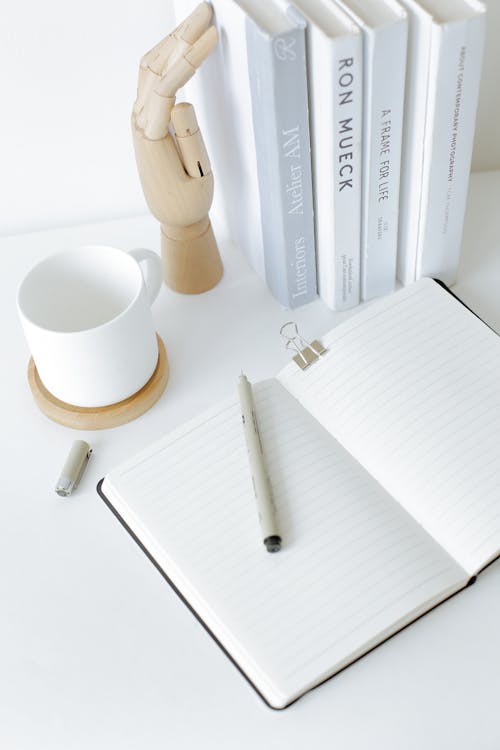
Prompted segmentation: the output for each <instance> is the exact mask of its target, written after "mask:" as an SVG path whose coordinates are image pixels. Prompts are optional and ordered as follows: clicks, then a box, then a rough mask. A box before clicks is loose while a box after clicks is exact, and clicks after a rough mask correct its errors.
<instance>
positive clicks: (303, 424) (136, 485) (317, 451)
mask: <svg viewBox="0 0 500 750" xmlns="http://www.w3.org/2000/svg"><path fill="white" fill-rule="evenodd" d="M235 390H236V388H235ZM254 392H255V397H256V405H257V413H258V419H259V424H260V428H261V433H262V441H263V444H264V451H265V455H266V458H267V462H268V467H269V473H270V476H271V482H272V486H273V489H274V496H275V501H276V506H277V513H278V519H279V528H280V532H281V534H282V537H283V548H282V550H281V551H280V552H278V553H277V554H269V553H268V552H266V550H265V548H264V545H263V543H262V537H261V535H260V529H259V525H258V520H257V511H256V506H255V500H254V497H253V490H252V482H251V478H250V472H249V466H248V460H247V455H246V447H245V443H244V437H243V430H242V425H241V416H240V409H239V405H238V403H237V400H236V398H235V399H231V400H230V401H228V402H227V403H225V404H224V405H223V406H222V407H221V406H219V407H217V408H215V409H212V410H211V411H210V412H208V413H207V414H205V415H203V416H202V417H200V418H199V419H197V420H195V421H193V422H190V423H189V424H187V425H185V426H183V427H181V428H180V429H178V430H177V431H175V432H174V433H171V434H170V435H168V436H167V437H165V438H164V439H163V440H161V441H160V442H159V443H157V444H155V445H154V446H153V447H152V448H150V449H148V450H146V451H144V452H143V453H142V454H140V455H139V456H138V457H137V458H135V459H134V460H132V461H130V462H128V463H127V464H125V465H123V466H122V467H121V468H120V469H117V470H115V471H113V472H111V473H110V474H109V475H108V476H107V478H106V480H105V483H104V487H103V490H104V492H105V493H106V495H107V496H108V498H109V499H110V500H111V502H112V504H113V505H114V506H115V507H116V509H117V510H118V512H119V513H120V515H122V517H123V518H124V520H125V521H126V523H127V524H128V525H129V526H130V527H131V529H132V530H133V531H134V532H135V533H136V534H137V536H138V537H139V538H140V540H141V541H142V542H143V544H144V545H145V546H146V547H147V548H148V550H149V551H150V552H151V554H152V555H153V557H154V558H155V559H156V561H157V562H158V563H159V564H160V566H161V567H162V568H163V570H164V571H165V572H166V574H167V575H168V576H169V577H170V578H171V580H172V581H173V583H174V584H175V585H176V586H177V587H178V588H179V589H180V591H181V592H182V593H183V595H184V596H185V597H186V598H187V600H188V601H189V602H190V604H191V605H192V606H193V607H194V609H195V610H196V611H197V612H198V613H199V614H200V616H201V617H202V619H203V620H204V621H205V622H206V624H207V625H208V627H209V628H210V629H211V630H212V632H213V633H214V634H215V636H216V637H217V639H218V640H219V641H221V643H222V644H223V645H224V647H225V648H226V649H227V650H228V651H229V653H230V654H231V655H232V656H233V657H234V659H235V660H236V661H237V662H238V663H239V665H240V666H241V668H242V669H243V671H244V672H246V674H247V675H248V677H249V678H250V680H251V681H252V682H253V683H254V684H255V685H256V687H257V688H258V689H259V690H260V692H261V693H262V694H263V695H264V696H265V697H266V698H267V700H268V701H269V702H270V703H271V704H272V705H274V706H276V707H281V706H283V705H286V704H287V703H289V702H290V701H291V700H293V699H294V698H296V697H298V696H299V695H300V694H302V693H303V692H305V690H307V689H308V688H309V687H311V686H313V685H315V684H317V683H318V682H320V681H322V680H323V679H324V678H326V677H328V676H329V675H331V674H332V673H334V672H335V671H337V670H338V669H339V668H341V667H342V666H344V665H345V664H347V663H349V662H350V661H351V660H352V659H353V658H355V657H356V656H358V655H361V654H362V653H364V652H365V651H367V650H368V649H369V648H370V647H372V646H373V645H375V644H376V643H378V642H380V641H381V640H383V639H384V638H385V637H386V636H387V635H389V634H390V633H392V632H395V631H397V630H398V629H399V628H400V627H401V626H402V624H405V623H406V622H408V621H410V620H412V619H414V618H415V617H416V616H417V615H418V614H420V613H421V612H423V611H425V610H426V609H427V608H429V607H430V606H433V605H434V604H435V603H437V602H438V601H440V600H442V599H443V598H445V597H446V596H447V595H448V594H449V593H451V592H452V591H454V590H457V589H458V588H461V587H462V586H463V585H465V582H466V580H467V576H466V574H465V571H464V570H463V569H462V568H461V567H460V566H458V565H457V563H456V562H455V561H454V560H453V559H452V558H451V557H449V556H448V555H447V553H446V552H445V551H444V550H442V548H441V547H440V546H439V545H438V544H437V543H436V542H435V541H434V540H433V539H432V537H430V536H429V535H428V534H427V533H426V532H425V531H424V530H423V529H422V528H421V527H420V526H419V525H418V524H417V523H415V521H414V520H413V519H412V518H411V517H410V516H409V515H408V514H407V513H406V512H405V511H404V510H402V509H401V507H400V506H399V505H398V504H397V503H396V502H395V501H394V500H393V499H392V498H391V497H390V496H389V495H387V493H386V492H385V491H384V490H383V489H382V488H381V487H380V486H379V485H378V484H377V483H376V482H375V481H374V480H373V479H372V478H371V477H370V476H369V475H368V474H367V473H366V471H365V470H364V469H363V468H362V467H361V466H360V465H359V464H358V463H357V462H356V461H355V460H354V459H353V458H352V456H350V455H349V454H348V453H347V452H346V451H345V450H344V449H343V448H342V447H341V446H340V445H339V444H338V443H337V442H336V441H335V440H334V439H333V438H332V437H331V436H330V435H329V434H328V433H327V432H326V431H325V430H324V429H323V428H322V427H321V426H320V425H318V423H317V422H316V421H315V420H314V419H313V418H312V417H311V416H310V415H309V414H308V413H307V412H306V411H305V410H304V409H303V407H301V406H300V405H299V404H298V403H297V401H296V400H295V399H294V398H293V397H292V396H291V395H290V394H289V393H287V391H286V390H285V389H284V388H283V387H282V386H281V385H279V384H278V383H277V382H276V381H274V380H273V381H265V382H263V383H261V384H257V386H255V387H254Z"/></svg>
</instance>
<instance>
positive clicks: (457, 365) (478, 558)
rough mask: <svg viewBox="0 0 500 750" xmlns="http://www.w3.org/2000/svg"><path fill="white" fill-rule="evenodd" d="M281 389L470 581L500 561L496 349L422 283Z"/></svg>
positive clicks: (352, 326)
mask: <svg viewBox="0 0 500 750" xmlns="http://www.w3.org/2000/svg"><path fill="white" fill-rule="evenodd" d="M325 343H326V345H327V346H328V348H329V352H328V354H326V355H325V356H324V358H322V360H321V361H320V362H317V363H316V364H315V365H314V366H311V367H310V369H309V370H306V371H304V372H302V371H300V370H299V368H298V367H297V366H296V365H295V364H293V365H289V366H287V367H286V368H285V370H284V371H283V372H282V373H281V374H280V376H279V380H280V382H282V383H283V384H284V385H285V386H286V387H287V388H288V389H289V391H290V392H291V393H293V394H294V395H295V396H296V397H297V399H298V400H299V401H300V402H301V403H302V404H304V405H305V406H306V408H307V409H308V410H309V411H310V412H311V414H313V415H314V416H315V417H316V419H318V421H320V422H321V423H322V424H323V425H324V426H325V427H326V429H327V430H328V431H329V432H331V433H332V435H335V437H337V439H338V440H339V441H340V442H341V443H342V444H343V445H344V446H345V447H346V448H347V449H348V450H349V451H350V452H351V453H352V455H354V456H355V457H356V458H357V459H358V460H359V461H360V463H362V464H363V466H365V467H366V468H367V469H368V471H369V472H370V473H371V474H372V476H374V477H375V478H376V479H377V480H378V481H379V482H380V483H381V484H382V485H383V486H384V487H385V488H386V490H387V491H388V492H389V493H390V494H392V495H393V497H395V498H396V499H397V500H398V502H399V503H401V505H403V506H404V507H405V508H406V509H407V510H408V511H409V512H410V513H411V514H412V515H413V516H414V517H415V518H416V519H417V520H418V521H419V523H421V524H422V525H423V526H424V527H425V528H426V529H427V530H428V531H429V532H430V533H431V534H432V535H433V536H434V537H435V538H436V539H437V540H439V541H440V543H441V544H443V546H445V548H446V549H447V550H448V551H449V552H450V553H451V554H452V555H453V556H454V557H455V558H456V559H457V560H458V561H459V562H460V564H461V565H462V566H463V567H465V569H466V570H468V571H469V572H470V573H471V574H472V573H475V572H477V571H478V570H479V569H480V568H481V567H483V566H484V565H485V564H486V563H487V562H489V561H490V560H491V559H493V558H495V557H496V556H497V555H498V554H499V552H500V458H499V454H498V441H499V436H500V339H499V338H498V336H497V335H496V334H495V333H494V332H493V331H492V330H490V329H489V328H488V327H487V326H486V325H485V324H484V323H482V322H481V321H480V320H479V319H478V318H477V317H476V316H475V315H473V313H471V312H470V311H469V310H467V308H465V307H464V306H463V305H462V304H461V303H460V302H459V301H457V300H456V299H455V298H454V297H452V295H451V294H449V293H448V292H447V291H446V290H444V289H443V288H442V287H440V286H439V285H438V284H436V283H435V282H434V281H432V280H430V279H423V280H421V281H419V282H418V283H416V284H414V285H412V286H410V287H407V288H405V289H403V290H401V291H399V292H397V293H396V294H394V295H391V296H390V297H388V298H385V299H384V300H381V301H379V302H376V303H374V304H373V305H371V306H370V307H368V308H367V309H365V310H363V311H362V312H360V313H359V314H358V315H356V316H355V317H353V318H351V319H350V320H349V321H347V322H346V323H344V324H342V325H340V326H338V327H337V328H336V329H334V330H333V331H331V332H330V333H329V334H328V335H327V337H326V339H325Z"/></svg>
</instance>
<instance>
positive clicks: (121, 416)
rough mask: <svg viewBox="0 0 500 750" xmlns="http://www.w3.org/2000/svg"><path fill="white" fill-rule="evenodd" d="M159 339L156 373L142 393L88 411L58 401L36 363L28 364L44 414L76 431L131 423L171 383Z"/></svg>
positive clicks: (35, 396) (138, 392)
mask: <svg viewBox="0 0 500 750" xmlns="http://www.w3.org/2000/svg"><path fill="white" fill-rule="evenodd" d="M156 335H157V338H158V364H157V366H156V370H155V371H154V373H153V374H152V376H151V377H150V379H149V380H148V382H147V383H146V385H144V386H143V387H142V388H141V390H140V391H137V393H134V395H133V396H129V398H126V399H124V400H123V401H119V402H118V403H116V404H111V405H110V406H100V407H95V408H86V407H81V406H72V405H71V404H66V403H65V402H64V401H60V400H59V399H58V398H55V396H53V395H52V394H51V393H50V392H49V391H48V390H47V389H46V388H45V386H44V384H43V383H42V381H41V380H40V377H39V375H38V372H37V369H36V367H35V363H34V362H33V359H30V361H29V364H28V382H29V386H30V388H31V392H32V393H33V397H34V399H35V402H36V404H37V406H38V407H39V409H40V411H42V412H43V414H45V416H46V417H48V418H49V419H52V421H53V422H58V423H59V424H62V425H64V426H65V427H72V428H73V429H74V430H104V429H107V428H109V427H118V425H121V424H125V423H126V422H131V421H132V420H133V419H136V418H137V417H140V416H141V414H144V413H145V412H147V411H148V410H149V409H151V407H152V406H153V405H154V404H155V403H156V402H157V401H158V399H159V398H160V396H161V394H162V393H163V391H164V390H165V387H166V385H167V381H168V375H169V370H168V360H167V352H166V350H165V345H164V343H163V341H162V340H161V338H160V337H159V336H158V334H156Z"/></svg>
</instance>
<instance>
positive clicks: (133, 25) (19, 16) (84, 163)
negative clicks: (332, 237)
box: [0, 0, 500, 235]
mask: <svg viewBox="0 0 500 750" xmlns="http://www.w3.org/2000/svg"><path fill="white" fill-rule="evenodd" d="M195 4H196V0H193V5H195ZM488 7H489V18H488V25H487V26H488V32H487V45H486V56H485V65H484V75H483V84H482V89H481V95H480V105H479V112H478V121H477V122H478V124H477V131H476V143H475V149H474V159H473V169H498V168H500V139H499V138H498V137H497V130H498V123H499V122H500V45H499V44H498V38H499V33H498V32H499V31H500V0H489V2H488ZM173 17H174V13H173V2H172V1H171V0H142V2H139V1H138V0H104V1H103V0H86V2H85V3H84V2H75V1H74V0H73V1H72V2H65V1H64V0H44V2H37V1H36V0H24V2H20V3H9V4H8V11H7V12H5V10H4V12H3V13H2V22H1V24H0V70H1V71H2V86H1V89H2V91H1V98H0V123H1V138H0V234H3V235H5V234H12V233H17V232H26V231H31V230H36V229H43V228H47V227H53V226H58V225H69V224H74V223H80V222H87V221H98V220H106V219H111V218H118V217H122V216H131V215H134V214H138V213H143V212H145V211H146V210H147V209H146V205H145V203H144V199H143V197H142V193H141V191H140V187H139V181H138V179H137V176H136V170H135V163H134V157H133V152H132V145H131V138H130V129H129V117H130V108H131V105H132V101H133V99H134V94H135V86H136V73H137V64H138V61H139V59H140V57H141V55H142V54H143V53H144V52H145V51H147V50H148V49H149V48H150V47H151V46H152V45H153V44H154V43H156V41H158V39H160V38H161V37H162V36H164V35H165V34H166V33H168V31H170V29H171V27H172V26H173V23H174V21H173Z"/></svg>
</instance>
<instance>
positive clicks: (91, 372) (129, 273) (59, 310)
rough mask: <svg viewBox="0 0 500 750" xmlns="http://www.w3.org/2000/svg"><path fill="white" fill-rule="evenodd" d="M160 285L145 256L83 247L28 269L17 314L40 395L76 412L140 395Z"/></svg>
mask: <svg viewBox="0 0 500 750" xmlns="http://www.w3.org/2000/svg"><path fill="white" fill-rule="evenodd" d="M142 269H144V270H145V272H146V273H145V276H144V275H143V273H142ZM161 284H162V267H161V260H160V258H159V256H158V255H156V253H154V252H152V251H151V250H132V251H130V252H128V253H127V252H124V251H123V250H118V249H116V248H114V247H105V246H101V245H87V246H85V247H79V248H77V249H76V250H69V251H66V252H62V253H57V254H56V255H51V256H50V257H48V258H46V259H45V260H43V261H42V262H41V263H39V264H38V265H36V266H35V267H34V268H32V269H31V271H30V272H29V273H28V274H27V276H26V277H25V278H24V280H23V281H22V282H21V285H20V286H19V289H18V292H17V307H18V311H19V315H20V318H21V323H22V325H23V329H24V333H25V335H26V339H27V341H28V346H29V348H30V351H31V354H32V356H33V360H34V362H35V365H36V368H37V370H38V374H39V376H40V379H41V381H42V383H43V384H44V386H45V387H46V388H47V390H48V391H50V393H51V394H52V395H53V396H55V397H56V398H58V399H60V400H61V401H65V402H66V403H68V404H71V405H73V406H83V407H98V406H107V405H110V404H115V403H117V402H119V401H122V400H123V399H125V398H128V397H129V396H131V395H132V394H134V393H136V392H137V391H138V390H140V389H141V388H142V386H143V385H145V384H146V383H147V382H148V380H149V379H150V377H151V375H152V374H153V372H154V371H155V368H156V365H157V362H158V343H157V339H156V333H155V327H154V323H153V317H152V314H151V304H152V303H153V301H154V300H155V299H156V297H157V295H158V292H159V291H160V288H161Z"/></svg>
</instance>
